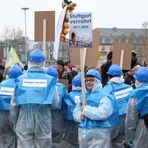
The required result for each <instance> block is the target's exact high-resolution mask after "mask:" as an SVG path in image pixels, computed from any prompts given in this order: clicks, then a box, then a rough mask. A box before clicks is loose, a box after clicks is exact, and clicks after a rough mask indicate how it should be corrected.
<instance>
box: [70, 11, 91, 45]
mask: <svg viewBox="0 0 148 148" xmlns="http://www.w3.org/2000/svg"><path fill="white" fill-rule="evenodd" d="M69 46H70V48H91V47H92V14H91V13H90V12H86V13H70V14H69Z"/></svg>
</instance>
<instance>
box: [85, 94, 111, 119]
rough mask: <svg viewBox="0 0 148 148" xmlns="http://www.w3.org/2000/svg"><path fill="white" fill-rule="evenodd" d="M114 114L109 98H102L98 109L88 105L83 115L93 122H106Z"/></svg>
mask: <svg viewBox="0 0 148 148" xmlns="http://www.w3.org/2000/svg"><path fill="white" fill-rule="evenodd" d="M112 113H113V107H112V103H111V101H110V99H109V98H108V97H104V98H102V99H101V100H100V104H99V106H98V107H91V106H89V105H86V107H85V109H84V111H83V114H84V115H85V116H86V117H88V118H90V119H91V120H104V119H107V118H109V117H110V116H111V115H112Z"/></svg>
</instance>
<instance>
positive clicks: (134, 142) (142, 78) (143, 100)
mask: <svg viewBox="0 0 148 148" xmlns="http://www.w3.org/2000/svg"><path fill="white" fill-rule="evenodd" d="M135 79H136V89H135V90H133V91H132V93H131V94H130V99H129V102H128V108H127V115H126V120H125V136H126V144H127V145H131V146H133V148H148V68H146V67H141V68H140V69H139V70H138V71H137V72H136V73H135Z"/></svg>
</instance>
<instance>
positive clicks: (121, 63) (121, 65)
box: [120, 50, 124, 69]
mask: <svg viewBox="0 0 148 148" xmlns="http://www.w3.org/2000/svg"><path fill="white" fill-rule="evenodd" d="M123 59H124V50H121V55H120V68H121V69H122V68H123Z"/></svg>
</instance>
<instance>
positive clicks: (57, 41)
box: [53, 6, 67, 60]
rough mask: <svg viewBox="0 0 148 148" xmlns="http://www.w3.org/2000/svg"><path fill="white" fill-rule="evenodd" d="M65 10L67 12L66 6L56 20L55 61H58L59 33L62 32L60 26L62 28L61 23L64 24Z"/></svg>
mask: <svg viewBox="0 0 148 148" xmlns="http://www.w3.org/2000/svg"><path fill="white" fill-rule="evenodd" d="M66 10H67V6H66V7H64V9H63V10H62V12H61V13H60V16H59V19H58V22H57V27H56V38H55V42H54V50H53V58H54V59H55V60H57V59H58V53H59V45H60V35H61V32H62V26H63V22H64V18H65V14H66Z"/></svg>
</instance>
